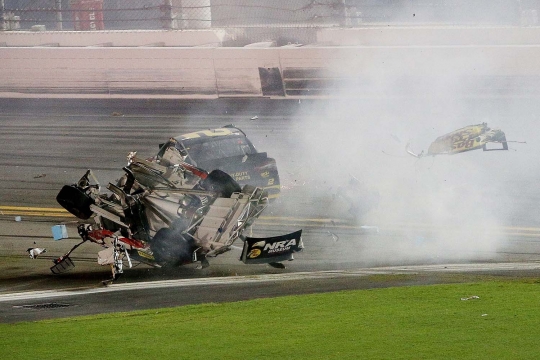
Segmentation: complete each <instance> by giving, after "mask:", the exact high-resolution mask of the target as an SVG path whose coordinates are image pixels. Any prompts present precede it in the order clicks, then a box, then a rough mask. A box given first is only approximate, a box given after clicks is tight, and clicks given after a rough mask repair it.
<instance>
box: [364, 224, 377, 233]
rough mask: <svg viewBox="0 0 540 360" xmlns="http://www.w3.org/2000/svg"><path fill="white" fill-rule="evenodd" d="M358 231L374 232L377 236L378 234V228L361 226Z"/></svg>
mask: <svg viewBox="0 0 540 360" xmlns="http://www.w3.org/2000/svg"><path fill="white" fill-rule="evenodd" d="M360 229H362V230H366V231H372V232H376V233H377V234H378V233H379V227H378V226H368V225H362V226H360Z"/></svg>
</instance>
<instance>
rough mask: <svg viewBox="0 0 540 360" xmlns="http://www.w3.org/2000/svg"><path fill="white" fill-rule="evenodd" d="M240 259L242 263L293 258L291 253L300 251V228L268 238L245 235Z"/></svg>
mask: <svg viewBox="0 0 540 360" xmlns="http://www.w3.org/2000/svg"><path fill="white" fill-rule="evenodd" d="M243 240H244V248H243V249H242V255H241V257H240V260H241V261H242V262H243V263H244V264H270V263H277V262H281V261H287V260H293V253H295V252H299V251H302V249H303V248H304V244H303V243H302V230H298V231H295V232H293V233H290V234H287V235H281V236H274V237H268V238H251V237H245V238H244V239H243Z"/></svg>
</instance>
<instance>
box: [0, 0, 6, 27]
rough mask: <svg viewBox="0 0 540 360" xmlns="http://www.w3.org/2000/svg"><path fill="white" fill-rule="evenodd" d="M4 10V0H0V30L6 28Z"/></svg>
mask: <svg viewBox="0 0 540 360" xmlns="http://www.w3.org/2000/svg"><path fill="white" fill-rule="evenodd" d="M5 10H6V8H5V3H4V0H0V31H2V30H6V22H5V21H4V15H5V13H6V12H5Z"/></svg>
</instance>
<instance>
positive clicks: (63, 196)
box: [56, 185, 95, 220]
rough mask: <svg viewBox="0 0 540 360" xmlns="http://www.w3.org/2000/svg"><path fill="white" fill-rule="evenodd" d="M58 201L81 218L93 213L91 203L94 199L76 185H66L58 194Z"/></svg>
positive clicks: (86, 217) (84, 218)
mask: <svg viewBox="0 0 540 360" xmlns="http://www.w3.org/2000/svg"><path fill="white" fill-rule="evenodd" d="M56 201H58V203H59V204H60V205H62V207H63V208H64V209H66V210H67V211H69V212H70V213H72V214H73V215H75V216H76V217H78V218H79V219H83V220H86V219H88V218H89V217H90V216H92V214H93V212H92V210H90V205H93V204H94V203H95V202H94V199H92V198H91V197H90V196H88V194H86V193H85V192H84V191H82V190H81V189H79V188H78V187H76V186H75V185H64V187H63V188H62V190H60V192H59V193H58V195H56Z"/></svg>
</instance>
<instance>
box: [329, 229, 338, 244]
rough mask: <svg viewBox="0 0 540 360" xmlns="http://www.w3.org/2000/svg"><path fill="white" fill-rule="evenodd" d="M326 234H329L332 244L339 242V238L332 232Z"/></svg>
mask: <svg viewBox="0 0 540 360" xmlns="http://www.w3.org/2000/svg"><path fill="white" fill-rule="evenodd" d="M328 234H330V236H332V240H334V242H337V241H339V236H337V235H336V234H334V233H333V232H330V231H328Z"/></svg>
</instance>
